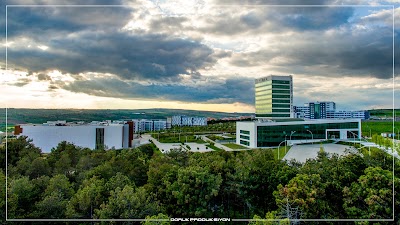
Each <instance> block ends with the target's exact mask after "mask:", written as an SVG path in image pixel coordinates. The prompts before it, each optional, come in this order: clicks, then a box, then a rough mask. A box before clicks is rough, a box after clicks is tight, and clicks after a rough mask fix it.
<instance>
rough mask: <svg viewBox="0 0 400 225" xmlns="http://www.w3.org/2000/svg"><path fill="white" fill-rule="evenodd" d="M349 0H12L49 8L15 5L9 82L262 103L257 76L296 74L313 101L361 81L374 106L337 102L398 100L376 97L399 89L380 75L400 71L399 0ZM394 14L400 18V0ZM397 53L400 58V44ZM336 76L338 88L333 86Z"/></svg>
mask: <svg viewBox="0 0 400 225" xmlns="http://www.w3.org/2000/svg"><path fill="white" fill-rule="evenodd" d="M341 3H343V4H349V5H352V6H344V5H338V2H337V1H335V0H312V1H309V0H304V1H297V2H296V3H295V4H296V5H293V4H294V3H293V1H278V0H274V1H257V0H255V1H246V2H245V3H243V2H241V1H226V0H215V1H202V0H189V1H167V2H163V1H146V0H137V1H129V0H121V1H118V0H115V1H95V0H92V1H90V2H85V4H87V5H100V4H101V5H114V6H110V7H104V6H97V7H96V6H84V7H78V6H74V7H59V6H48V5H49V4H57V3H56V1H52V0H31V1H13V2H8V4H16V5H20V4H32V5H37V4H42V5H47V6H46V7H27V6H24V7H22V6H21V7H13V6H9V7H8V11H7V22H8V24H7V31H8V36H7V38H8V43H7V53H8V58H7V60H8V67H9V68H11V69H12V71H14V72H13V73H15V75H12V76H13V77H12V78H11V79H9V81H7V83H8V85H10V86H12V87H15V88H25V90H36V91H37V92H35V94H34V95H37V96H40V91H41V92H44V91H46V92H49V93H51V96H65V95H67V93H71V94H74V95H77V94H78V95H82V94H87V95H89V96H97V97H110V98H115V99H125V100H132V99H134V100H141V101H147V100H149V101H165V102H168V101H174V102H180V103H183V102H186V103H196V104H197V103H204V104H245V105H247V106H252V105H253V104H254V79H255V78H259V77H261V76H266V75H269V74H294V80H295V84H296V85H299V86H298V87H299V89H297V90H296V89H295V91H296V95H295V101H296V102H298V101H300V102H301V101H307V99H310V100H311V99H312V98H315V97H316V96H318V98H319V99H312V100H320V101H324V100H330V99H329V98H330V96H331V94H332V91H330V90H333V89H335V91H336V92H340V93H343V92H344V90H348V89H350V88H351V87H353V89H354V90H352V96H355V97H357V98H358V99H359V101H365V103H356V100H351V99H348V98H347V99H346V97H343V98H341V97H340V96H338V97H337V98H336V101H343V102H344V103H338V104H343V105H344V106H346V105H349V106H352V105H353V104H357V105H358V106H362V107H366V108H368V106H369V105H370V106H371V107H372V106H378V105H385V104H386V105H389V104H391V101H390V99H389V100H387V99H385V98H381V97H377V96H378V95H380V96H390V91H391V90H390V88H389V89H387V88H386V89H385V88H383V89H382V88H380V87H377V86H371V82H380V81H382V82H383V83H386V82H387V81H388V80H389V79H391V78H392V76H393V74H392V72H393V70H392V69H393V68H392V66H393V65H392V62H393V51H392V50H393V43H392V41H393V35H395V36H398V33H399V31H398V30H397V28H398V27H397V26H395V33H394V34H393V30H392V22H393V10H392V6H390V5H386V6H370V7H365V6H360V7H358V6H356V5H357V4H366V3H365V2H364V3H363V2H362V1H344V2H341ZM375 3H379V4H388V3H383V2H382V3H380V2H375ZM62 4H66V5H67V4H69V5H71V4H73V5H78V4H82V3H81V2H79V1H77V0H76V1H74V0H71V1H67V2H63V3H62ZM121 4H125V6H124V7H118V5H121ZM2 10H4V7H2ZM394 17H395V19H398V18H400V11H399V9H398V8H397V6H396V8H395V10H394ZM0 23H3V24H5V21H3V20H2V21H0ZM0 32H4V30H2V31H0ZM3 37H5V34H4V35H3ZM1 41H2V44H3V45H4V46H5V39H4V38H2V39H1ZM399 45H400V42H399V41H398V40H397V39H396V40H395V46H399ZM395 56H396V58H398V57H400V56H399V55H398V51H395ZM2 64H4V62H3V61H0V65H2ZM396 66H397V64H396ZM17 71H19V72H24V75H17V73H16V72H17ZM306 77H308V78H309V80H307V82H305V83H303V82H302V81H301V80H302V79H303V80H304V79H305V78H306ZM338 78H339V79H349V81H348V82H349V83H350V84H351V85H350V87H349V86H346V87H344V86H343V87H342V86H340V85H339V84H340V82H339V83H336V82H335V81H334V79H338ZM361 78H362V79H375V80H374V81H372V80H371V81H370V83H366V84H365V85H364V86H368V87H370V88H371V89H373V90H371V91H370V92H368V93H371V94H373V95H376V96H374V97H372V96H367V97H366V90H365V89H364V88H363V87H364V86H360V85H357V82H356V79H361ZM327 79H329V80H330V82H331V83H335V84H336V85H328V84H326V82H325V81H326V80H327ZM339 81H340V80H339ZM352 82H353V83H352ZM340 88H342V89H340ZM61 93H62V94H61ZM368 98H374V100H368ZM377 99H379V101H383V102H385V103H384V104H383V103H382V104H380V103H379V101H378V100H377Z"/></svg>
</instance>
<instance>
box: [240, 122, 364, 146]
mask: <svg viewBox="0 0 400 225" xmlns="http://www.w3.org/2000/svg"><path fill="white" fill-rule="evenodd" d="M360 135H361V119H345V120H308V121H288V122H258V121H249V122H236V144H239V145H243V146H246V147H249V148H265V147H276V146H278V145H280V144H283V142H285V144H286V143H288V142H289V141H291V142H297V143H301V142H302V143H310V142H315V141H321V140H330V139H334V140H338V139H342V140H343V139H354V140H358V139H359V137H360Z"/></svg>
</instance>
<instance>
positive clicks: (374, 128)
mask: <svg viewBox="0 0 400 225" xmlns="http://www.w3.org/2000/svg"><path fill="white" fill-rule="evenodd" d="M394 126H395V134H396V135H397V132H399V131H400V122H395V124H394ZM361 131H362V136H370V133H371V136H372V135H374V134H378V135H380V134H381V133H386V132H387V133H392V132H393V121H363V122H362V123H361ZM396 139H397V138H396Z"/></svg>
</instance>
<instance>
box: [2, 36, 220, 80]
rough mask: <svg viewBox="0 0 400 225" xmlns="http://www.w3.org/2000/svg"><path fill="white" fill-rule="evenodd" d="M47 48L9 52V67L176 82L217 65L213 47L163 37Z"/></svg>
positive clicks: (99, 39)
mask: <svg viewBox="0 0 400 225" xmlns="http://www.w3.org/2000/svg"><path fill="white" fill-rule="evenodd" d="M46 44H47V45H48V46H49V47H50V48H49V50H47V51H42V50H39V49H33V50H32V49H23V50H13V49H12V48H9V52H8V60H9V64H10V65H14V66H16V67H22V68H26V69H28V70H29V71H34V72H40V71H45V70H50V69H57V70H61V71H62V72H64V73H72V74H78V73H83V72H99V73H113V74H116V75H118V76H120V77H121V78H123V79H137V78H140V79H150V80H151V79H156V80H158V79H170V80H174V79H177V76H178V75H179V74H188V75H192V74H195V73H196V71H197V70H198V69H200V68H203V67H206V66H211V65H213V64H214V63H215V62H216V59H215V58H214V56H213V50H212V49H210V48H209V47H207V46H205V45H202V44H200V43H197V42H193V41H190V40H183V39H172V38H169V37H167V36H163V35H141V36H134V35H129V34H127V33H122V32H114V33H105V32H87V33H85V34H83V35H81V36H79V38H65V39H57V40H53V41H50V42H49V43H46ZM59 49H61V50H62V51H58V50H59Z"/></svg>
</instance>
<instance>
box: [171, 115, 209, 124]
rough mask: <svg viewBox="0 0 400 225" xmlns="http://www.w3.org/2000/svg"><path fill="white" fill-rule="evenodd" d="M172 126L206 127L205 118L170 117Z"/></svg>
mask: <svg viewBox="0 0 400 225" xmlns="http://www.w3.org/2000/svg"><path fill="white" fill-rule="evenodd" d="M171 121H172V126H207V118H206V117H193V116H180V115H179V116H172V118H171Z"/></svg>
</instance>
